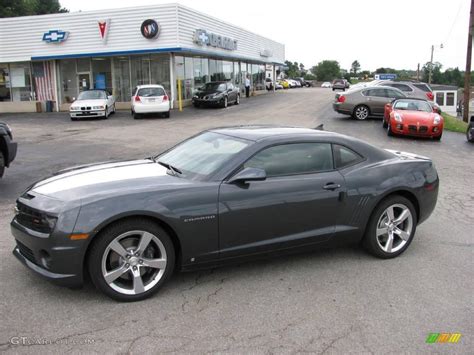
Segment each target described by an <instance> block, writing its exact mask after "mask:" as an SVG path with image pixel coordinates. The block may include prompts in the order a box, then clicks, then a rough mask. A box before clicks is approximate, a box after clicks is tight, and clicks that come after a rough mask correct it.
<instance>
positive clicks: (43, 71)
mask: <svg viewBox="0 0 474 355" xmlns="http://www.w3.org/2000/svg"><path fill="white" fill-rule="evenodd" d="M33 74H34V78H35V86H36V100H38V101H55V97H54V82H53V63H52V62H38V63H33Z"/></svg>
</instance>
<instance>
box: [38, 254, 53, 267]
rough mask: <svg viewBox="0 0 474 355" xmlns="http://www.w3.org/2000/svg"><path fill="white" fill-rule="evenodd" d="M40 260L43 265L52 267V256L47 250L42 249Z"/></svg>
mask: <svg viewBox="0 0 474 355" xmlns="http://www.w3.org/2000/svg"><path fill="white" fill-rule="evenodd" d="M40 261H41V265H43V266H44V267H45V268H46V269H49V268H51V256H50V255H49V253H48V252H47V251H46V250H41V251H40Z"/></svg>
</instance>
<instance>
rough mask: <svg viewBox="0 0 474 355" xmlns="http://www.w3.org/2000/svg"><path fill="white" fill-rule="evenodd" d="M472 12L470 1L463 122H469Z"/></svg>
mask: <svg viewBox="0 0 474 355" xmlns="http://www.w3.org/2000/svg"><path fill="white" fill-rule="evenodd" d="M473 11H474V0H471V13H470V15H469V31H468V34H467V55H466V72H465V73H464V113H463V117H462V119H463V121H464V122H469V98H470V94H471V61H472V32H474V20H473Z"/></svg>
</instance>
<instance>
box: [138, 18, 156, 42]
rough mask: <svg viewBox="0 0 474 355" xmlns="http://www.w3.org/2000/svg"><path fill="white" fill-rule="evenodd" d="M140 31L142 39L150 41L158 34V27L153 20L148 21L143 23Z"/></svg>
mask: <svg viewBox="0 0 474 355" xmlns="http://www.w3.org/2000/svg"><path fill="white" fill-rule="evenodd" d="M140 31H141V33H142V36H143V37H145V38H146V39H152V38H155V37H156V36H157V35H158V32H160V27H159V26H158V23H157V22H156V21H155V20H150V19H148V20H145V21H143V23H142V26H141V27H140Z"/></svg>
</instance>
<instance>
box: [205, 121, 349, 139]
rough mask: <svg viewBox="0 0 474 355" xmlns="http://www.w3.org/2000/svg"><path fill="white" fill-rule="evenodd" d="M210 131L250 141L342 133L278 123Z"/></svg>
mask: <svg viewBox="0 0 474 355" xmlns="http://www.w3.org/2000/svg"><path fill="white" fill-rule="evenodd" d="M210 131H212V132H216V133H221V134H225V135H228V136H233V137H237V138H242V139H246V140H251V141H259V140H263V139H272V138H276V137H278V138H282V137H285V136H288V137H293V136H295V135H297V136H302V135H306V136H308V135H311V136H314V137H332V136H334V137H336V136H337V137H340V136H342V135H340V134H338V133H334V132H329V131H323V130H318V129H311V128H303V127H291V126H278V125H243V126H230V127H219V128H214V129H211V130H210Z"/></svg>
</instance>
